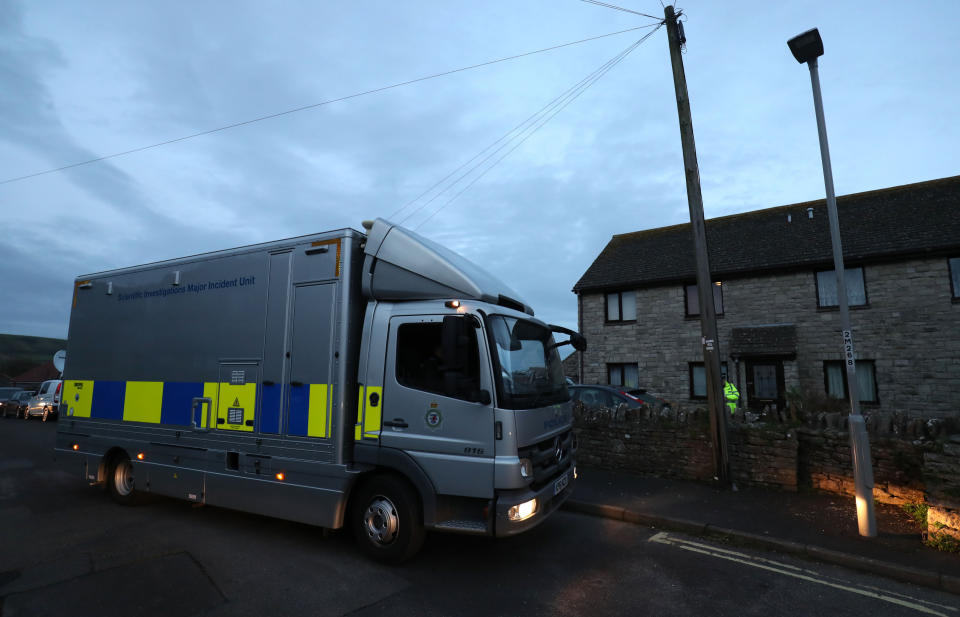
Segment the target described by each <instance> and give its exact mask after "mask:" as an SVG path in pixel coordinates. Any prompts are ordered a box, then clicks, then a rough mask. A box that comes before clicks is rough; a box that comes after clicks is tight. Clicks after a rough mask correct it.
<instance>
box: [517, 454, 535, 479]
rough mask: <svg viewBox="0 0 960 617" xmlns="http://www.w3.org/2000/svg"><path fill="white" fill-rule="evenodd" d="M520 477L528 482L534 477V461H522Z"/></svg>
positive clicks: (523, 459)
mask: <svg viewBox="0 0 960 617" xmlns="http://www.w3.org/2000/svg"><path fill="white" fill-rule="evenodd" d="M520 475H521V476H523V477H524V478H526V479H528V480H529V479H530V478H532V477H533V461H531V460H530V459H528V458H522V459H520Z"/></svg>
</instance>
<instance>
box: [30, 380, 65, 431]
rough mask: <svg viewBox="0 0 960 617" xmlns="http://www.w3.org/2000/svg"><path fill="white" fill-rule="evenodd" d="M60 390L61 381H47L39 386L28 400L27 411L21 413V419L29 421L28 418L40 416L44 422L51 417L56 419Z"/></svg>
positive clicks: (61, 387)
mask: <svg viewBox="0 0 960 617" xmlns="http://www.w3.org/2000/svg"><path fill="white" fill-rule="evenodd" d="M62 389H63V381H62V380H60V379H48V380H47V381H45V382H43V383H42V384H40V389H39V390H37V393H36V395H34V397H33V398H32V399H30V402H29V403H28V404H27V410H26V411H24V412H23V419H24V420H29V419H30V416H40V417H41V418H43V421H44V422H46V421H47V420H49V419H50V417H51V416H53V417H56V415H57V409H58V408H59V407H60V391H61V390H62Z"/></svg>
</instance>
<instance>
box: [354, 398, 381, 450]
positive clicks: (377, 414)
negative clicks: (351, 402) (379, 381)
mask: <svg viewBox="0 0 960 617" xmlns="http://www.w3.org/2000/svg"><path fill="white" fill-rule="evenodd" d="M373 395H376V396H373ZM382 408H383V387H381V386H360V392H359V396H358V398H357V423H356V424H355V425H354V427H353V439H354V441H361V440H363V439H380V428H381V420H382V412H381V410H382Z"/></svg>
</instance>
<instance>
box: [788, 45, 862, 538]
mask: <svg viewBox="0 0 960 617" xmlns="http://www.w3.org/2000/svg"><path fill="white" fill-rule="evenodd" d="M787 45H788V46H789V47H790V51H791V52H792V53H793V57H794V58H796V59H797V62H799V63H800V64H804V63H806V64H807V66H808V67H810V82H811V84H812V85H813V106H814V110H815V111H816V114H817V131H818V133H819V135H820V158H821V159H822V161H823V183H824V184H825V185H826V190H827V215H828V217H829V219H830V240H831V243H832V244H833V271H834V272H835V273H836V277H837V299H838V303H839V305H840V328H841V331H842V336H843V358H844V362H843V364H844V366H845V367H846V371H847V397H848V398H849V401H850V417H849V425H850V455H851V458H852V459H853V480H854V484H855V485H856V496H857V523H858V527H859V529H860V535H861V536H868V537H871V538H873V537H876V535H877V522H876V517H875V516H874V513H873V467H872V463H871V460H870V438H869V436H868V435H867V427H866V425H865V424H864V421H863V416H862V415H861V414H860V393H859V392H858V391H857V386H858V384H857V369H856V361H855V360H854V354H853V333H852V330H851V328H850V308H849V306H848V305H847V285H846V281H845V277H844V268H843V248H842V246H841V243H840V219H839V217H838V216H837V197H836V195H835V194H834V192H833V169H832V168H831V167H830V147H829V145H828V144H827V125H826V122H825V120H824V119H823V98H822V97H821V95H820V74H819V73H818V71H817V58H818V57H820V56H822V55H823V40H822V39H821V38H820V32H819V31H818V30H817V29H816V28H814V29H812V30H807V31H806V32H804V33H803V34H800V35H797V36H795V37H793V38H792V39H790V40H789V41H787Z"/></svg>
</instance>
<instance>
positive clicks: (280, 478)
mask: <svg viewBox="0 0 960 617" xmlns="http://www.w3.org/2000/svg"><path fill="white" fill-rule="evenodd" d="M285 477H286V476H285V475H283V472H280V473H278V474H277V480H281V481H282V480H283V479H284V478H285Z"/></svg>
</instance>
